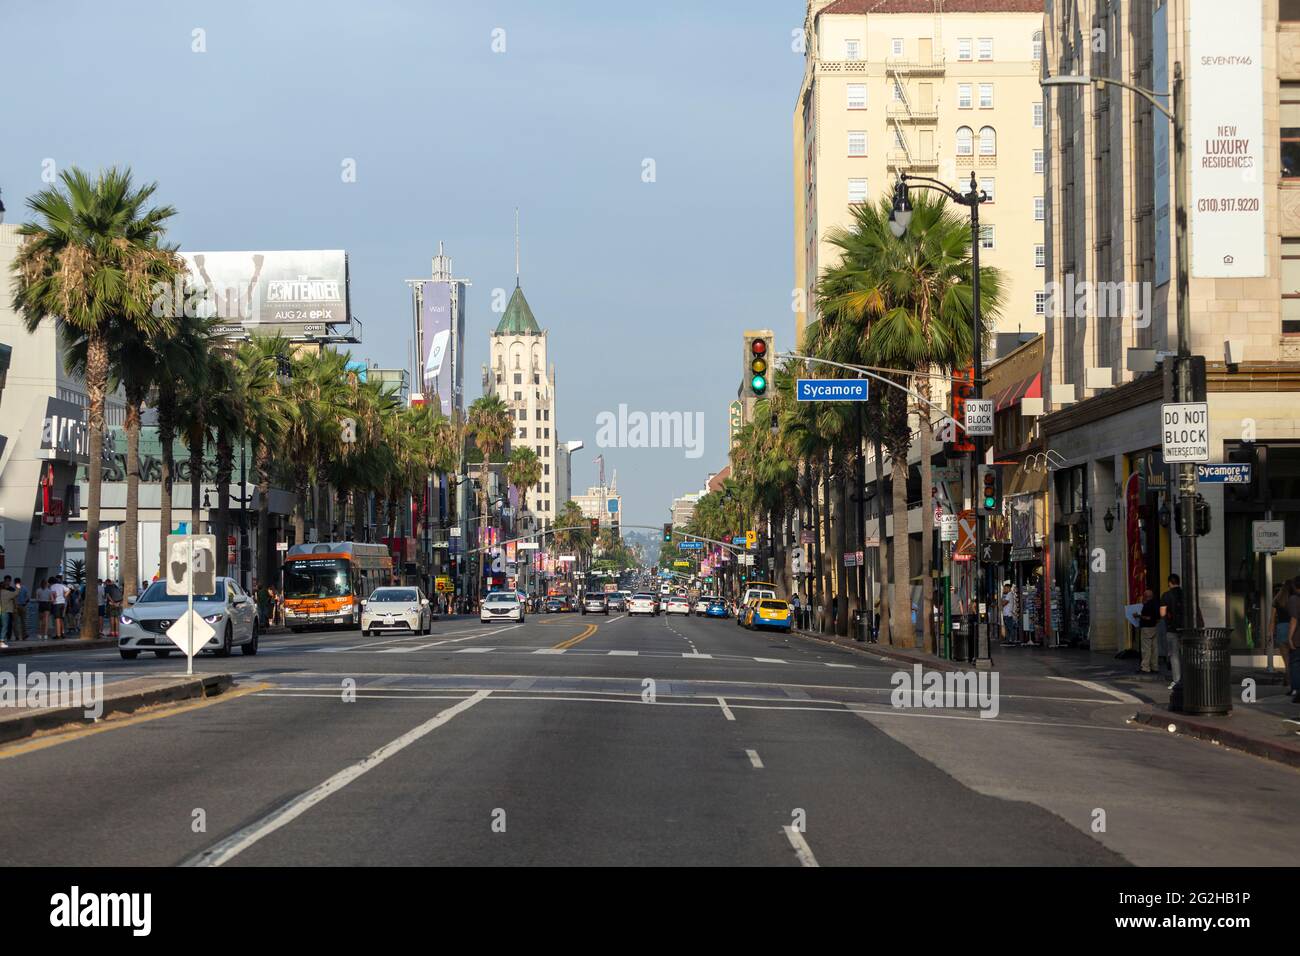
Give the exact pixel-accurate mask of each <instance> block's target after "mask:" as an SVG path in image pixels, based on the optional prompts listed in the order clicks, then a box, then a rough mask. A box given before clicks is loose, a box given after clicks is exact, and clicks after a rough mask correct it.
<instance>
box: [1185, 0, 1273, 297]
mask: <svg viewBox="0 0 1300 956" xmlns="http://www.w3.org/2000/svg"><path fill="white" fill-rule="evenodd" d="M1228 6H1230V7H1231V8H1232V9H1231V13H1230V14H1229V13H1228V12H1227V11H1226V10H1225V5H1224V3H1223V0H1191V14H1192V16H1191V57H1190V58H1189V59H1190V61H1191V66H1190V70H1191V78H1190V84H1189V88H1188V90H1187V95H1186V97H1185V101H1186V104H1187V108H1188V109H1189V110H1190V112H1191V123H1190V126H1189V128H1188V131H1187V146H1188V160H1189V162H1190V164H1191V170H1190V172H1191V176H1190V179H1191V198H1190V200H1189V202H1190V205H1191V209H1190V213H1191V233H1192V237H1191V238H1192V275H1194V276H1196V277H1198V278H1203V279H1211V278H1241V277H1249V276H1263V275H1266V274H1267V266H1266V262H1265V256H1264V239H1265V232H1266V231H1265V228H1264V181H1263V174H1264V75H1263V69H1262V64H1261V62H1260V61H1261V59H1262V57H1263V49H1262V46H1263V40H1262V37H1263V23H1262V13H1261V10H1260V6H1261V0H1235V2H1233V3H1232V4H1229V5H1228Z"/></svg>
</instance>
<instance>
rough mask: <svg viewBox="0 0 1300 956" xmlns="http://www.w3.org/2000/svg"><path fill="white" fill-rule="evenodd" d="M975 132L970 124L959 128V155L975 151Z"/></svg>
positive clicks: (966, 154) (968, 154) (970, 153)
mask: <svg viewBox="0 0 1300 956" xmlns="http://www.w3.org/2000/svg"><path fill="white" fill-rule="evenodd" d="M974 142H975V134H974V132H973V131H972V130H971V128H970V127H969V126H960V127H958V128H957V155H958V156H970V155H972V154H973V153H974V152H975V149H974Z"/></svg>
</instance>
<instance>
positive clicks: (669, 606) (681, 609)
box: [664, 595, 691, 617]
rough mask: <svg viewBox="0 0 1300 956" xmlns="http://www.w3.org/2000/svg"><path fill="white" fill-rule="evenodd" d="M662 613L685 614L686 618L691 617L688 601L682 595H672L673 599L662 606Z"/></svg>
mask: <svg viewBox="0 0 1300 956" xmlns="http://www.w3.org/2000/svg"><path fill="white" fill-rule="evenodd" d="M664 613H665V614H685V615H686V616H687V617H690V616H691V602H690V599H689V598H687V597H685V596H684V595H674V596H673V597H670V598H669V599H668V601H667V603H666V604H665V605H664Z"/></svg>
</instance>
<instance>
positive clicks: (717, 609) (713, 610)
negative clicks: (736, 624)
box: [704, 601, 727, 617]
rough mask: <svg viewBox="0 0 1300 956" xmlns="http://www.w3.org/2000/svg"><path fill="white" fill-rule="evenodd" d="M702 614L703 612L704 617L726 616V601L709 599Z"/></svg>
mask: <svg viewBox="0 0 1300 956" xmlns="http://www.w3.org/2000/svg"><path fill="white" fill-rule="evenodd" d="M704 614H705V616H706V617H726V616H727V602H726V601H710V602H709V607H708V609H707V610H706V611H705V612H704Z"/></svg>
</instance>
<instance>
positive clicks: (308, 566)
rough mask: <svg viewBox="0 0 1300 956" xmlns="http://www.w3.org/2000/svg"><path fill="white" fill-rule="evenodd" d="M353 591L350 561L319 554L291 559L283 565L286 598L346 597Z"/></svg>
mask: <svg viewBox="0 0 1300 956" xmlns="http://www.w3.org/2000/svg"><path fill="white" fill-rule="evenodd" d="M351 593H352V575H351V574H350V573H349V570H348V563H347V561H344V560H340V559H338V558H317V559H313V560H306V561H290V562H288V563H286V564H285V566H284V596H285V597H286V598H331V597H347V596H348V595H350V594H351Z"/></svg>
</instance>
